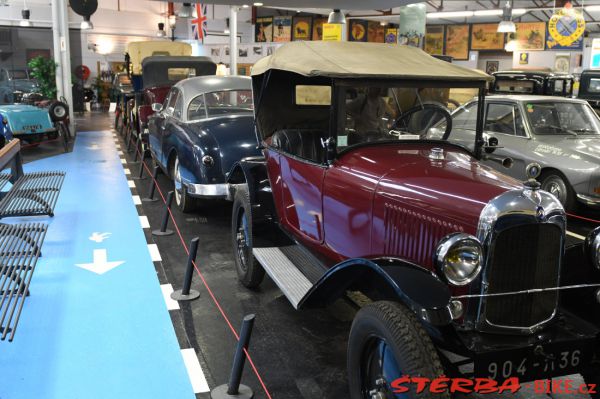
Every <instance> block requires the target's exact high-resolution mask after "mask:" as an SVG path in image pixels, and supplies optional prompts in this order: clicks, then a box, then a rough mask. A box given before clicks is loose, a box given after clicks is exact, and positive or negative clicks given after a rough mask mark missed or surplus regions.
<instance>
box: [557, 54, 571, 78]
mask: <svg viewBox="0 0 600 399" xmlns="http://www.w3.org/2000/svg"><path fill="white" fill-rule="evenodd" d="M570 69H571V54H570V53H556V57H555V58H554V71H555V72H562V73H569V70H570Z"/></svg>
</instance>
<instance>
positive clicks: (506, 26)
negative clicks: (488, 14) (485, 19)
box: [498, 21, 517, 33]
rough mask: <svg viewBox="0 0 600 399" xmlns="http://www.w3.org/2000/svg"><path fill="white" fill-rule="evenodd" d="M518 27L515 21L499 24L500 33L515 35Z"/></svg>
mask: <svg viewBox="0 0 600 399" xmlns="http://www.w3.org/2000/svg"><path fill="white" fill-rule="evenodd" d="M516 31H517V26H516V25H515V23H514V22H513V21H500V23H499V24H498V33H515V32H516Z"/></svg>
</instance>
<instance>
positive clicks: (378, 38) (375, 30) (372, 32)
mask: <svg viewBox="0 0 600 399" xmlns="http://www.w3.org/2000/svg"><path fill="white" fill-rule="evenodd" d="M367 40H368V41H370V42H374V43H385V28H384V27H383V26H381V24H380V23H379V22H377V21H369V24H368V32H367Z"/></svg>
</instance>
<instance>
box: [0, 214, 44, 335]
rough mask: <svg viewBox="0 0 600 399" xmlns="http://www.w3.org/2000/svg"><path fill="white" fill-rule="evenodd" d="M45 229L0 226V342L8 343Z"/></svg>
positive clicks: (40, 226) (40, 225) (34, 225)
mask: <svg viewBox="0 0 600 399" xmlns="http://www.w3.org/2000/svg"><path fill="white" fill-rule="evenodd" d="M47 229H48V226H47V225H46V224H43V223H24V224H13V225H10V224H1V225H0V334H1V335H0V339H2V340H5V339H6V338H7V337H8V340H9V341H12V340H13V338H14V336H15V332H16V330H17V324H18V323H19V318H20V317H21V311H22V310H23V304H24V303H25V298H26V297H27V296H28V295H29V284H30V283H31V278H32V276H33V272H34V270H35V266H36V263H37V260H38V258H39V257H40V256H41V248H42V243H43V241H44V238H45V236H46V231H47Z"/></svg>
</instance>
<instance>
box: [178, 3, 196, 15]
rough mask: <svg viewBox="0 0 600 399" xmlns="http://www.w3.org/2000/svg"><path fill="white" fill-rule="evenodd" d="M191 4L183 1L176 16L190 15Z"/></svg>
mask: <svg viewBox="0 0 600 399" xmlns="http://www.w3.org/2000/svg"><path fill="white" fill-rule="evenodd" d="M192 12H193V10H192V4H191V3H183V5H182V6H181V8H180V9H179V12H178V13H177V16H178V17H180V18H189V17H191V16H192Z"/></svg>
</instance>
